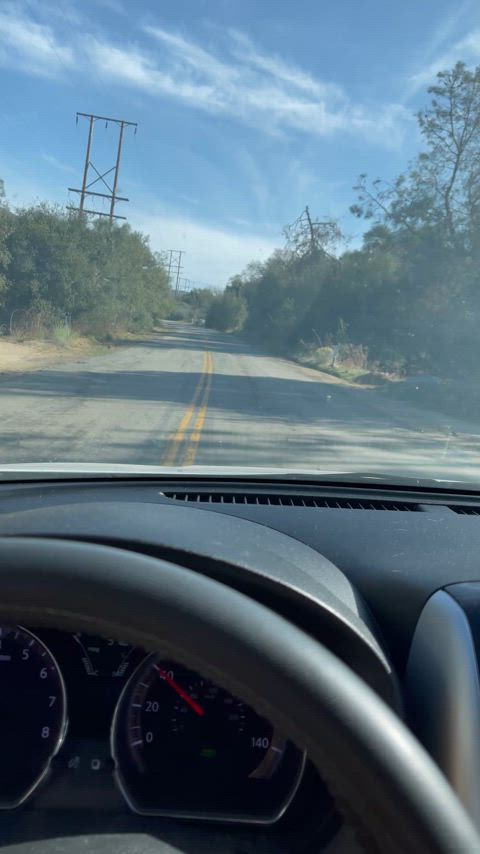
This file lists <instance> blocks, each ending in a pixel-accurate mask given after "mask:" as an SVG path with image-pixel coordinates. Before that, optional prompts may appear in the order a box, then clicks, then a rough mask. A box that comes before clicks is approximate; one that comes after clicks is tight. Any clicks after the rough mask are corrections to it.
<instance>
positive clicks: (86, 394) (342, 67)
mask: <svg viewBox="0 0 480 854" xmlns="http://www.w3.org/2000/svg"><path fill="white" fill-rule="evenodd" d="M479 63H480V7H479V6H478V3H475V2H473V0H472V2H470V0H466V2H463V3H460V4H459V3H455V2H453V0H452V1H451V0H438V1H437V2H435V3H434V2H431V0H428V2H423V3H418V2H416V0H405V2H403V3H395V4H394V3H388V2H387V3H385V2H384V0H368V2H362V3H359V2H354V0H339V2H337V3H333V4H324V3H319V2H318V0H281V2H278V0H275V2H273V0H263V2H261V3H258V2H253V0H244V2H242V3H231V2H225V0H209V2H208V3H205V2H199V0H197V2H193V0H188V2H187V0H186V2H183V3H182V2H181V3H178V0H177V2H171V0H164V2H162V3H158V2H155V0H136V2H129V0H56V2H53V0H48V2H32V1H31V0H3V2H2V3H1V4H0V65H1V71H2V96H1V117H2V121H1V141H0V154H1V157H0V179H1V180H0V194H1V199H0V333H1V334H0V412H1V423H0V469H1V467H3V466H5V465H17V464H22V465H27V466H28V465H31V464H41V465H42V466H43V467H44V469H45V471H47V470H48V467H49V465H51V464H52V463H68V464H70V463H82V464H89V465H90V467H92V466H100V465H102V464H118V465H125V464H130V465H136V466H137V465H147V466H163V467H167V468H168V467H185V466H220V467H227V466H228V467H234V468H237V469H240V468H242V467H246V466H248V467H251V468H270V469H272V468H278V469H281V470H290V471H292V470H298V469H301V470H304V471H308V472H312V473H321V472H346V471H349V472H352V471H353V472H370V473H374V474H380V475H383V476H385V477H387V478H388V479H390V480H391V481H392V482H395V480H396V479H398V478H399V477H400V476H408V477H414V478H420V479H423V478H425V479H431V478H440V479H454V480H468V481H471V482H475V483H480V456H479V453H478V449H479V434H480V385H479V364H480V363H479V356H480V330H479V320H480V68H479V67H477V64H479Z"/></svg>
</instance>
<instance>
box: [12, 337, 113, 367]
mask: <svg viewBox="0 0 480 854" xmlns="http://www.w3.org/2000/svg"><path fill="white" fill-rule="evenodd" d="M101 350H102V348H100V347H99V345H98V344H97V343H96V342H95V341H93V340H92V339H91V338H86V337H83V336H74V337H72V340H71V341H67V342H64V341H61V342H55V341H39V340H35V339H25V340H24V341H15V340H12V339H7V338H0V373H23V372H29V371H39V370H41V369H42V368H48V367H50V366H51V365H55V364H58V363H59V362H61V363H64V362H65V361H69V362H74V361H76V359H82V358H86V357H88V356H94V355H97V354H98V353H99V352H101Z"/></svg>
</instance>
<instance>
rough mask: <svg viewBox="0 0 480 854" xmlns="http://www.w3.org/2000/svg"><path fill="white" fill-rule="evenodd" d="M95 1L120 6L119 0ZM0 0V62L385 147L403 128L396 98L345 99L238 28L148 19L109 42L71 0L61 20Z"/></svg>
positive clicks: (25, 1) (269, 128) (253, 122)
mask: <svg viewBox="0 0 480 854" xmlns="http://www.w3.org/2000/svg"><path fill="white" fill-rule="evenodd" d="M98 1H99V2H100V0H98ZM46 2H47V4H48V5H47V7H46V8H47V9H49V8H51V6H50V3H51V0H46ZM101 3H102V4H103V5H104V6H105V5H107V6H112V8H113V7H114V8H115V10H116V11H117V12H119V13H120V14H122V12H123V11H124V6H123V5H122V3H121V0H101ZM0 6H1V9H0V65H3V66H5V67H8V68H9V69H16V70H21V71H23V72H26V73H29V74H34V75H37V76H45V77H56V76H61V75H66V73H67V72H68V74H69V75H70V76H73V75H74V74H75V73H76V68H81V69H82V73H83V74H88V73H90V74H91V75H92V76H94V77H95V78H96V79H97V80H98V79H99V78H100V79H103V80H105V81H108V82H109V83H110V84H111V83H112V82H114V83H116V84H117V85H119V86H129V87H133V88H136V89H138V90H141V91H142V92H145V93H148V94H149V95H151V96H153V97H167V98H171V99H175V100H177V101H180V102H183V103H184V104H186V105H188V106H190V107H191V108H193V109H199V110H203V111H207V112H209V113H212V114H218V115H225V116H229V117H231V118H232V119H235V120H237V121H239V122H242V123H243V124H247V125H249V126H253V127H255V128H259V129H261V130H262V131H263V132H265V133H273V134H285V133H290V134H291V133H303V134H309V135H312V136H317V137H326V136H330V135H333V134H336V133H343V134H351V135H356V136H360V137H363V138H364V139H367V140H369V141H372V142H375V143H380V144H383V145H386V146H387V147H390V148H392V147H396V146H398V145H399V144H400V143H401V141H402V140H403V137H404V133H405V127H406V125H407V123H408V120H409V113H408V112H407V111H406V110H405V108H404V107H403V106H401V105H400V104H395V103H384V104H365V103H359V102H355V101H353V100H352V98H351V97H349V95H348V93H347V92H346V91H345V90H344V89H343V88H342V87H340V86H338V85H337V84H335V83H333V82H330V81H323V80H319V79H317V78H316V77H314V76H313V75H311V74H310V73H308V72H307V71H305V70H304V69H302V68H299V67H297V66H295V65H294V64H292V63H288V62H286V61H285V60H283V59H282V58H280V57H278V56H276V55H273V54H269V53H267V52H265V51H263V50H262V49H261V48H260V47H258V46H257V45H255V44H254V42H253V41H252V40H251V39H250V38H249V37H248V36H247V35H246V34H245V33H242V32H240V31H238V30H232V29H230V30H217V42H216V45H215V47H212V46H211V45H209V46H208V48H207V47H204V46H200V45H199V44H198V43H196V42H195V41H193V40H191V39H190V38H187V37H185V36H184V35H181V34H179V33H177V32H172V31H170V30H167V29H165V28H162V27H158V26H155V27H154V26H148V27H143V28H141V29H140V30H139V31H138V34H139V36H140V38H139V40H138V41H137V42H135V44H132V42H131V40H123V42H122V41H119V42H117V43H113V42H112V40H111V37H109V36H108V37H105V36H104V35H103V34H102V33H101V31H100V29H99V27H98V25H97V26H96V27H95V28H94V31H90V32H89V27H90V29H92V27H91V25H90V24H88V23H87V22H88V16H84V17H82V18H79V17H77V18H76V23H75V26H73V25H72V23H71V22H72V21H73V20H75V15H77V16H78V15H80V13H79V12H78V7H77V8H76V7H75V6H72V3H71V2H66V4H65V10H66V12H68V15H69V22H70V23H69V25H68V26H66V25H65V22H63V23H62V19H61V16H60V15H59V14H57V13H55V11H54V10H52V13H51V14H50V13H49V14H44V12H43V11H42V6H41V4H40V5H39V7H38V9H37V8H36V7H35V4H34V2H33V0H17V2H13V0H10V2H8V0H7V2H4V3H3V5H2V4H1V3H0ZM62 8H63V6H62ZM59 33H61V35H59ZM219 35H220V36H221V37H219Z"/></svg>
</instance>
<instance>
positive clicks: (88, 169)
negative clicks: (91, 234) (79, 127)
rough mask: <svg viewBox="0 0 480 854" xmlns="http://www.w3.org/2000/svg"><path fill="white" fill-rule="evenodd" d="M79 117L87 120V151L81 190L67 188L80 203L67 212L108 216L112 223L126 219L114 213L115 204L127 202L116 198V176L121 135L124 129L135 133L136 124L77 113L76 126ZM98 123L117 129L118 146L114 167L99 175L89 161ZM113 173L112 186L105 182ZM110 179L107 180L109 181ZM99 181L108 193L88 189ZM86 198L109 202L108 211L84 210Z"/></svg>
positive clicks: (118, 167) (122, 198)
mask: <svg viewBox="0 0 480 854" xmlns="http://www.w3.org/2000/svg"><path fill="white" fill-rule="evenodd" d="M79 117H81V118H85V119H88V138H87V150H86V153H85V165H84V167H83V179H82V186H81V189H78V188H76V187H69V188H68V189H69V192H71V193H79V194H80V202H79V206H78V208H76V207H73V206H69V207H68V210H71V211H78V212H79V213H80V214H83V213H87V214H94V215H95V216H108V218H109V220H110V222H113V220H114V219H126V217H125V216H119V215H118V214H116V213H115V204H116V203H117V202H128V201H129V199H127V198H125V196H117V188H118V176H119V173H120V160H121V157H122V145H123V135H124V131H125V128H127V127H133V128H134V129H135V130H134V133H135V134H136V133H137V127H138V125H137V123H136V122H127V121H126V120H125V119H112V118H111V117H109V116H96V115H94V114H93V113H77V116H76V122H77V124H78V119H79ZM98 121H102V122H105V127H106V128H107V127H108V125H109V124H114V125H117V126H118V127H119V135H118V145H117V156H116V160H115V165H114V166H112V167H111V168H110V169H107V170H106V171H105V172H102V173H100V172H99V170H98V169H97V167H96V166H95V165H94V163H93V162H92V159H91V150H92V140H93V129H94V127H95V123H96V122H98ZM92 172H93V173H95V174H96V176H97V177H96V178H94V179H93V180H92V181H89V176H90V175H91V174H92ZM112 172H113V186H110V184H109V183H108V182H107V181H106V180H105V179H106V178H107V176H108V175H111V174H112ZM110 180H111V179H109V181H110ZM99 181H101V182H102V184H104V186H105V187H106V189H107V190H108V193H98V192H96V191H94V190H91V189H90V187H93V186H94V185H95V184H97V183H98V182H99ZM86 196H95V197H97V198H102V199H109V200H110V211H109V213H106V212H105V211H94V210H87V209H86V208H85V199H86Z"/></svg>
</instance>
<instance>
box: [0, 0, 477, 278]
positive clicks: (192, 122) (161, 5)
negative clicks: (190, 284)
mask: <svg viewBox="0 0 480 854" xmlns="http://www.w3.org/2000/svg"><path fill="white" fill-rule="evenodd" d="M457 59H463V60H464V61H466V62H467V63H468V64H471V65H475V64H478V63H480V4H478V2H476V0H466V2H463V3H462V2H460V3H455V2H450V0H448V2H447V0H402V2H395V3H393V2H390V0H337V2H335V3H327V2H325V0H254V2H253V0H188V2H186V1H185V0H175V2H174V0H135V2H129V0H78V2H73V0H68V2H62V0H56V2H53V0H47V2H42V0H17V1H16V2H15V0H11V1H10V0H0V73H1V75H2V84H1V90H0V91H1V97H0V120H1V121H0V177H1V178H3V179H4V181H5V187H6V191H7V197H8V198H9V200H10V201H11V203H12V204H24V203H28V202H30V201H33V200H35V199H47V200H50V201H53V202H58V203H60V204H65V203H68V201H69V197H68V193H67V189H66V188H67V187H68V186H72V185H73V186H78V185H79V182H80V180H81V172H82V162H83V156H84V149H85V142H86V131H87V127H86V125H85V124H84V123H82V122H80V123H79V124H78V126H76V124H75V112H76V111H77V110H80V111H83V112H94V113H99V114H102V115H112V116H118V117H121V118H125V119H129V120H131V121H136V122H138V125H139V128H138V133H137V135H136V136H133V134H132V133H131V132H128V133H127V135H126V144H125V149H124V157H123V161H122V169H121V176H120V189H121V191H122V194H124V195H126V196H128V197H129V198H130V200H131V201H130V204H128V205H124V206H123V207H124V210H121V211H120V206H119V211H118V212H121V213H124V214H126V215H127V216H128V219H129V222H130V223H131V224H132V225H133V226H134V227H137V228H140V229H142V230H143V231H145V232H147V233H148V234H149V235H150V239H151V243H152V246H153V247H154V248H155V249H157V250H162V249H169V248H175V249H184V250H186V255H185V270H184V274H185V276H187V277H188V278H190V279H192V280H195V281H197V282H205V283H210V284H213V285H214V286H216V287H220V286H222V285H224V284H225V282H226V280H227V279H228V277H229V276H231V275H233V274H235V273H236V272H239V271H240V270H241V269H242V268H243V267H244V266H245V265H246V264H247V263H248V261H250V260H262V259H264V258H266V257H267V256H268V255H269V254H270V252H271V251H272V250H273V249H274V248H275V247H276V246H280V245H281V243H282V236H281V232H282V227H283V226H284V225H285V224H286V223H288V222H290V221H292V220H294V219H295V218H296V217H297V216H298V214H299V213H300V212H301V210H302V209H303V207H304V206H305V204H309V206H310V209H311V210H312V211H313V212H314V213H315V214H316V215H318V216H332V217H337V218H339V220H340V224H341V226H342V228H343V230H344V232H345V234H346V236H347V238H349V239H350V240H351V241H352V242H353V245H355V243H356V242H358V240H359V239H360V235H361V231H362V224H361V223H360V222H358V221H357V220H354V219H353V218H352V217H351V216H350V215H349V214H348V208H349V205H350V204H351V203H352V202H353V201H354V193H353V192H352V189H351V188H352V186H353V184H354V183H355V180H356V178H357V176H358V174H359V173H361V172H367V173H368V174H369V175H371V176H372V177H377V176H382V177H385V178H389V177H391V176H393V175H395V174H396V173H398V172H399V171H400V170H402V169H403V168H404V167H405V165H406V164H407V162H408V160H409V159H410V158H411V157H413V156H414V154H415V152H416V150H417V149H418V145H419V138H418V133H417V128H416V123H415V120H414V118H413V117H414V113H415V111H416V110H417V109H418V108H419V107H420V106H421V105H422V103H424V101H425V97H426V96H425V90H426V88H427V87H428V85H429V84H430V83H431V82H432V81H433V79H434V75H435V73H436V71H438V70H439V69H441V68H444V67H449V66H451V65H452V64H453V63H454V62H455V61H456V60H457ZM115 143H116V139H115V131H114V129H113V128H112V127H110V128H109V129H107V130H105V128H104V127H103V126H100V125H97V126H96V128H95V147H94V150H93V157H92V159H93V160H94V162H95V163H96V165H97V166H98V167H99V168H102V167H103V168H108V166H110V165H111V162H113V160H112V152H113V150H114V147H115ZM71 201H73V198H72V199H71Z"/></svg>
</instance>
